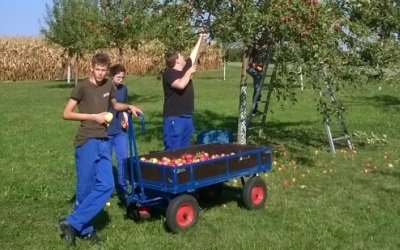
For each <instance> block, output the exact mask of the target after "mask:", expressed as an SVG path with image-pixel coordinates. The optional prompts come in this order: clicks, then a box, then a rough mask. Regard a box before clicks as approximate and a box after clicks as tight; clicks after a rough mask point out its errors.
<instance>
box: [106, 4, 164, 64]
mask: <svg viewBox="0 0 400 250" xmlns="http://www.w3.org/2000/svg"><path fill="white" fill-rule="evenodd" d="M158 5H159V4H158V1H155V0H136V1H133V0H101V1H100V15H101V16H102V19H103V25H104V27H105V28H106V32H105V34H104V37H105V39H107V40H108V46H109V47H111V48H118V51H119V55H120V58H119V60H120V61H121V60H122V58H123V55H124V48H125V47H126V46H129V47H130V48H134V49H137V48H138V46H139V45H140V44H141V43H142V42H144V41H145V39H146V37H148V32H149V30H151V29H152V28H153V23H154V21H153V20H152V14H153V12H154V11H155V10H157V7H158Z"/></svg>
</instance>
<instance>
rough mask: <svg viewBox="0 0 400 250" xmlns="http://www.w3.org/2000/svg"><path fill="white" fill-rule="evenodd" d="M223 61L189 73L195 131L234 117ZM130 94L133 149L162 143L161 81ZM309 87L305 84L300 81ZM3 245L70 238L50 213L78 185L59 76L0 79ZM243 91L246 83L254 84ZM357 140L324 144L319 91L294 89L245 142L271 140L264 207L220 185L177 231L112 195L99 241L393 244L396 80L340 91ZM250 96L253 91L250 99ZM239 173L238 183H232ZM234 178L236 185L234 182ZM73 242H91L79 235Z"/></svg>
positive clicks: (118, 245)
mask: <svg viewBox="0 0 400 250" xmlns="http://www.w3.org/2000/svg"><path fill="white" fill-rule="evenodd" d="M239 72H240V70H239V67H237V66H228V71H227V79H226V80H225V81H224V80H222V76H223V75H222V70H220V71H213V72H200V73H198V74H197V75H196V77H195V92H196V113H195V122H196V128H197V131H201V130H205V129H220V128H224V129H230V130H232V131H233V132H235V131H236V128H237V115H238V114H237V113H238V105H239V103H238V100H239V99H238V94H239V78H240V74H239ZM127 84H128V88H129V93H130V99H131V101H132V102H133V103H135V104H137V105H139V106H140V107H141V108H142V109H143V110H144V112H145V118H146V129H147V130H146V133H144V134H140V133H139V134H138V135H137V137H138V138H137V142H138V149H139V152H141V153H143V154H145V153H148V152H151V151H157V150H162V129H161V121H162V117H161V112H162V103H163V94H162V86H161V82H160V80H157V77H156V76H143V77H139V76H132V77H129V78H128V79H127ZM306 87H307V86H306ZM0 89H1V91H0V100H1V106H0V117H1V124H0V135H1V136H0V142H1V143H0V145H1V150H0V176H1V179H2V180H1V181H0V249H67V248H68V247H66V245H65V244H64V242H63V241H61V240H60V239H59V229H58V226H57V220H58V219H60V218H62V217H63V216H65V215H66V214H68V213H69V212H70V211H71V208H72V203H71V199H73V195H74V190H75V168H74V158H73V144H72V141H73V138H74V136H75V132H76V129H77V127H78V123H77V122H69V121H63V119H62V111H63V108H64V105H65V103H66V101H67V100H68V97H69V94H70V92H71V90H72V88H71V86H68V85H66V84H65V83H64V82H61V81H59V82H56V81H44V82H20V83H2V84H0ZM248 91H249V96H250V95H251V93H252V84H249V89H248ZM338 96H339V97H340V98H341V99H342V101H343V102H344V104H345V106H346V107H347V112H346V114H345V115H346V119H347V122H348V126H349V129H350V130H351V131H352V132H355V133H356V135H357V136H354V137H353V141H354V143H355V145H356V150H355V151H350V150H349V149H348V148H346V147H345V146H341V147H338V152H337V154H336V155H334V156H333V155H332V154H331V153H330V152H329V146H328V143H327V139H326V135H325V132H324V128H323V126H322V123H321V119H320V116H319V115H318V113H317V111H316V108H315V97H316V95H315V93H313V92H312V91H311V90H307V89H306V90H305V91H304V92H300V91H299V93H298V99H299V103H298V104H296V105H295V106H292V105H291V104H289V103H282V102H279V103H278V102H277V101H276V99H274V101H273V102H272V107H271V109H272V111H273V112H272V113H270V114H268V122H267V125H266V127H265V128H264V132H265V137H263V138H259V137H257V131H258V129H259V127H258V126H259V124H260V118H255V119H254V120H253V123H252V129H251V130H250V132H249V141H250V143H252V144H258V145H264V144H269V145H271V146H273V148H274V153H275V161H276V164H275V165H274V166H273V170H272V171H271V172H269V173H268V174H267V175H265V176H263V178H265V180H266V182H267V185H268V192H269V193H268V195H269V196H268V198H267V203H266V207H265V209H261V210H257V211H248V210H245V209H244V208H242V206H241V203H240V195H239V194H240V193H239V192H235V191H234V190H226V191H224V192H223V196H222V198H221V199H220V200H217V201H215V203H212V204H211V205H208V206H204V209H203V210H202V212H201V214H200V218H199V221H198V223H197V225H196V226H195V227H194V228H192V229H191V230H189V231H187V232H185V233H183V234H179V235H174V234H171V233H169V232H167V231H166V230H165V228H164V222H165V219H164V218H163V217H157V218H154V219H152V220H149V221H145V222H141V223H135V222H133V221H131V220H130V219H127V218H126V217H125V211H124V210H123V209H122V208H120V207H119V206H118V205H117V203H118V202H117V197H116V196H113V197H112V199H111V207H109V208H108V209H107V210H106V211H104V212H102V213H101V214H100V215H99V216H98V217H97V218H96V220H95V225H96V228H97V230H98V231H99V235H100V237H102V238H103V239H104V241H105V242H104V244H103V246H102V248H103V249H193V250H194V249H202V250H204V249H400V237H399V235H400V205H399V204H400V203H399V201H398V200H399V198H400V184H399V181H400V169H399V155H400V149H399V148H400V147H399V146H398V144H399V143H400V136H399V132H398V131H399V125H398V124H399V123H400V116H399V113H400V89H399V85H398V84H397V82H395V81H393V82H373V83H370V84H369V85H365V86H364V87H363V88H360V89H352V88H351V89H350V88H346V89H343V90H342V91H341V92H339V95H338ZM249 100H250V98H249ZM239 183H240V182H239ZM228 184H229V185H231V186H235V185H237V186H240V185H239V184H238V183H235V182H233V181H232V182H230V183H228ZM77 243H78V246H77V249H90V248H91V245H90V244H89V243H87V242H83V241H81V240H79V241H78V242H77Z"/></svg>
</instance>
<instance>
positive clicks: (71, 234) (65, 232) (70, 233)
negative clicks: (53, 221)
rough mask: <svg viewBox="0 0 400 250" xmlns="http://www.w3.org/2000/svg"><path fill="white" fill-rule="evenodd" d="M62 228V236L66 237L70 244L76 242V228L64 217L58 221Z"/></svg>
mask: <svg viewBox="0 0 400 250" xmlns="http://www.w3.org/2000/svg"><path fill="white" fill-rule="evenodd" d="M58 225H59V226H60V230H61V235H60V236H61V238H62V239H64V240H65V241H66V242H68V244H70V245H75V244H76V234H75V229H74V228H73V227H72V226H71V225H70V224H69V223H68V221H67V220H65V219H62V220H60V221H59V222H58Z"/></svg>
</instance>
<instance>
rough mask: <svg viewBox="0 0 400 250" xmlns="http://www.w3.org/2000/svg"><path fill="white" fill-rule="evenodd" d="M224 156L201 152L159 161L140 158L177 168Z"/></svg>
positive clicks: (144, 159) (164, 158) (163, 158)
mask: <svg viewBox="0 0 400 250" xmlns="http://www.w3.org/2000/svg"><path fill="white" fill-rule="evenodd" d="M233 154H235V153H231V155H233ZM224 156H226V154H223V153H222V154H213V155H211V156H210V154H209V153H207V152H204V151H201V152H197V153H195V154H189V153H185V154H183V155H181V156H180V157H177V158H169V157H166V156H164V157H162V158H161V159H157V158H155V157H151V158H146V157H140V160H141V161H144V162H151V163H155V164H160V165H166V166H172V167H176V166H182V165H185V164H190V163H195V162H202V161H206V160H210V159H217V158H220V157H224Z"/></svg>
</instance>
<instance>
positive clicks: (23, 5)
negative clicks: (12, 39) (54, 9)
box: [0, 0, 53, 36]
mask: <svg viewBox="0 0 400 250" xmlns="http://www.w3.org/2000/svg"><path fill="white" fill-rule="evenodd" d="M52 2H53V1H52V0H0V36H40V27H41V24H40V23H42V25H43V24H44V15H45V12H46V3H47V4H50V5H51V4H52Z"/></svg>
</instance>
